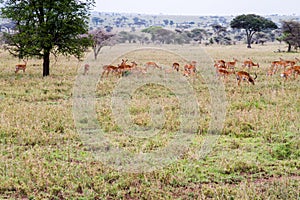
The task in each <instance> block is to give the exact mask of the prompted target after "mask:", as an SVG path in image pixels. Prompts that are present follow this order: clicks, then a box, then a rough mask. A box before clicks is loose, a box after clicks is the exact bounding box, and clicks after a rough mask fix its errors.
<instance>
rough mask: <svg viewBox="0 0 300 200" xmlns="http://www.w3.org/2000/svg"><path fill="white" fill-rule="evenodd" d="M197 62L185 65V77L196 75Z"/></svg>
mask: <svg viewBox="0 0 300 200" xmlns="http://www.w3.org/2000/svg"><path fill="white" fill-rule="evenodd" d="M196 64H197V62H196V61H192V62H191V63H190V64H186V65H184V75H185V76H189V75H195V74H196V71H197V70H196Z"/></svg>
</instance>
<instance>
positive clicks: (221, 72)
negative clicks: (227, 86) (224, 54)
mask: <svg viewBox="0 0 300 200" xmlns="http://www.w3.org/2000/svg"><path fill="white" fill-rule="evenodd" d="M231 74H235V71H232V72H230V71H227V70H226V69H223V68H220V69H218V70H217V76H218V77H219V79H220V77H221V76H223V77H224V79H225V80H227V78H228V76H229V75H231Z"/></svg>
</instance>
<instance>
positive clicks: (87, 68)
mask: <svg viewBox="0 0 300 200" xmlns="http://www.w3.org/2000/svg"><path fill="white" fill-rule="evenodd" d="M89 69H90V65H89V64H85V65H84V72H83V75H86V74H87V73H88V72H89Z"/></svg>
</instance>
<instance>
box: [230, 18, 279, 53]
mask: <svg viewBox="0 0 300 200" xmlns="http://www.w3.org/2000/svg"><path fill="white" fill-rule="evenodd" d="M230 26H231V28H234V29H245V31H246V36H247V44H248V46H247V47H248V48H251V41H252V37H253V35H254V34H255V33H256V32H259V31H263V30H272V29H277V25H276V24H275V23H274V22H272V21H271V20H268V19H266V18H264V17H261V16H259V15H255V14H248V15H239V16H237V17H235V18H234V19H233V20H232V21H231V22H230Z"/></svg>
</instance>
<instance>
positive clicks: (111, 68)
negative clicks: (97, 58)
mask: <svg viewBox="0 0 300 200" xmlns="http://www.w3.org/2000/svg"><path fill="white" fill-rule="evenodd" d="M110 72H111V73H118V67H116V66H113V65H104V66H103V72H102V75H101V77H103V76H104V74H106V77H107V76H108V74H109V73H110Z"/></svg>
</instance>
